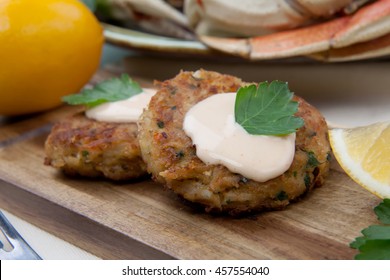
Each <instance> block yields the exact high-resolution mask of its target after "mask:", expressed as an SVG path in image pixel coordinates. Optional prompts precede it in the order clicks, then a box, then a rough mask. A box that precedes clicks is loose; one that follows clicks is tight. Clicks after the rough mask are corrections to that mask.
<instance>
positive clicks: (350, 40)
mask: <svg viewBox="0 0 390 280" xmlns="http://www.w3.org/2000/svg"><path fill="white" fill-rule="evenodd" d="M360 32H362V35H361V36H360V35H357V34H359V33H360ZM388 33H390V0H379V1H376V2H374V3H373V4H370V5H367V6H365V7H363V8H361V9H360V10H359V11H358V12H356V13H355V14H354V15H351V16H344V17H341V18H337V19H334V20H331V21H328V22H325V23H321V24H316V25H313V26H308V27H303V28H298V29H293V30H289V31H282V32H277V33H273V34H270V35H265V36H259V37H253V38H249V39H234V38H217V37H210V36H201V37H200V40H201V41H202V42H204V43H205V44H206V45H208V46H210V47H212V48H215V49H218V50H221V51H224V52H229V53H232V54H236V55H239V56H244V57H248V58H250V59H252V60H260V59H274V58H283V57H291V56H298V55H308V54H313V53H318V52H324V51H326V50H329V49H331V48H336V47H339V46H340V47H341V46H349V45H351V44H354V43H357V42H362V41H364V40H371V39H374V38H378V37H380V36H383V35H385V34H388ZM384 42H387V41H386V40H384ZM382 43H383V42H382ZM373 45H374V46H375V44H373ZM380 45H381V44H380ZM381 46H382V45H381ZM365 49H366V48H361V47H359V48H355V49H354V51H357V50H361V51H364V50H365ZM381 50H382V51H383V50H386V48H383V46H382V47H381ZM371 51H373V50H371ZM381 54H382V52H381Z"/></svg>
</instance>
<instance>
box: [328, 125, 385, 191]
mask: <svg viewBox="0 0 390 280" xmlns="http://www.w3.org/2000/svg"><path fill="white" fill-rule="evenodd" d="M329 138H330V144H331V147H332V149H333V153H334V155H335V157H336V159H337V161H338V162H339V164H340V165H341V167H342V168H343V169H344V171H345V172H346V173H347V174H348V175H349V176H350V177H351V178H352V179H353V180H355V181H356V182H357V183H358V184H359V185H361V186H363V187H364V188H366V189H367V190H369V191H370V192H372V193H373V194H375V195H377V196H379V197H380V198H390V122H383V123H376V124H372V125H369V126H364V127H356V128H350V129H342V128H335V129H331V130H329Z"/></svg>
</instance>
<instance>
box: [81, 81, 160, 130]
mask: <svg viewBox="0 0 390 280" xmlns="http://www.w3.org/2000/svg"><path fill="white" fill-rule="evenodd" d="M156 91H157V90H155V89H146V88H144V89H143V92H142V93H139V94H137V95H134V96H132V97H130V98H128V99H124V100H119V101H114V102H107V103H103V104H100V105H98V106H96V107H93V108H91V109H89V110H87V111H86V112H85V114H86V116H87V117H88V118H90V119H94V120H97V121H101V122H117V123H128V122H137V121H138V118H139V117H140V116H141V114H142V112H143V110H144V108H146V107H147V106H148V104H149V101H150V99H151V98H152V96H153V95H154V94H155V93H156Z"/></svg>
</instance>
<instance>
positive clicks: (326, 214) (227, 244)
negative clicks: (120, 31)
mask: <svg viewBox="0 0 390 280" xmlns="http://www.w3.org/2000/svg"><path fill="white" fill-rule="evenodd" d="M110 75H112V73H111V72H110V71H101V72H99V73H98V74H97V75H96V76H95V78H94V81H97V80H101V79H104V78H106V77H108V76H110ZM141 82H142V83H144V84H145V83H146V84H147V83H148V81H144V80H142V79H141ZM149 83H150V82H149ZM74 110H75V108H70V107H61V108H58V109H55V110H53V111H50V112H47V113H44V114H38V115H34V116H30V117H26V118H22V119H12V120H3V121H0V207H2V208H4V209H6V210H7V211H9V212H11V213H14V214H15V215H17V216H20V217H21V218H23V219H26V220H28V221H30V222H31V223H33V224H35V225H37V226H38V227H41V228H43V229H45V230H47V231H49V232H51V233H53V234H54V235H56V236H58V237H60V238H63V239H65V240H67V241H69V242H71V243H73V244H75V245H77V246H79V247H81V248H83V249H85V250H87V251H90V252H92V253H93V254H96V255H97V256H99V257H102V258H105V259H172V258H173V259H352V258H353V256H354V255H355V254H356V251H355V250H353V249H351V248H349V243H350V242H351V241H352V240H353V239H354V238H355V237H357V236H358V235H360V231H361V230H362V229H363V228H365V227H366V226H368V225H370V224H373V223H376V222H377V221H376V217H375V215H374V213H373V211H372V208H373V207H374V206H375V205H377V204H378V203H379V202H380V200H379V199H378V198H376V197H375V196H374V195H372V194H370V193H369V192H367V191H366V190H364V189H363V188H361V187H360V186H358V185H357V184H356V183H354V182H353V181H352V180H351V179H350V178H349V177H348V176H347V175H346V174H345V173H344V172H343V171H342V170H341V169H340V167H339V166H338V165H337V163H336V162H333V163H332V169H331V173H330V176H329V177H328V178H327V180H326V183H325V185H323V186H322V187H321V188H318V189H315V190H314V191H313V192H312V193H310V194H309V195H307V196H306V197H304V198H303V199H302V200H301V201H299V202H297V203H294V204H292V205H290V206H289V207H288V208H287V209H285V210H283V211H274V212H265V213H260V214H257V215H255V216H250V217H246V218H239V219H238V218H231V217H224V216H211V215H208V214H204V213H200V212H197V211H196V210H194V209H192V208H191V207H190V206H188V205H186V204H185V203H183V201H181V200H180V199H178V198H177V197H176V195H174V194H173V193H171V192H170V191H167V190H165V189H164V188H163V187H162V186H160V185H158V184H155V183H153V182H152V181H151V180H148V179H145V180H144V181H137V182H126V183H112V182H110V181H105V180H88V179H73V178H68V177H65V176H63V175H62V174H61V173H59V172H57V171H56V170H54V169H53V168H51V167H48V166H44V165H43V160H44V156H45V155H44V150H43V145H44V141H45V139H46V137H47V135H48V133H49V129H50V127H51V125H52V124H53V123H54V122H56V121H58V120H60V119H62V118H64V117H66V116H67V115H69V114H71V113H72V112H73V111H74Z"/></svg>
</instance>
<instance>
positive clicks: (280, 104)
mask: <svg viewBox="0 0 390 280" xmlns="http://www.w3.org/2000/svg"><path fill="white" fill-rule="evenodd" d="M292 96H293V94H292V92H290V90H289V89H288V86H287V83H285V82H280V81H273V82H271V83H268V82H262V83H259V85H258V86H257V87H256V85H250V86H247V87H242V88H240V89H239V90H238V92H237V97H236V103H235V108H234V114H235V119H236V122H237V123H239V124H240V125H241V126H242V127H243V128H244V129H245V130H246V131H247V132H248V133H250V134H255V135H277V136H282V135H287V134H290V133H293V132H296V130H297V129H298V128H300V127H302V126H303V125H304V122H303V119H301V118H299V117H296V116H294V114H295V113H296V112H297V111H298V102H296V101H292V100H291V99H292Z"/></svg>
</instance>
